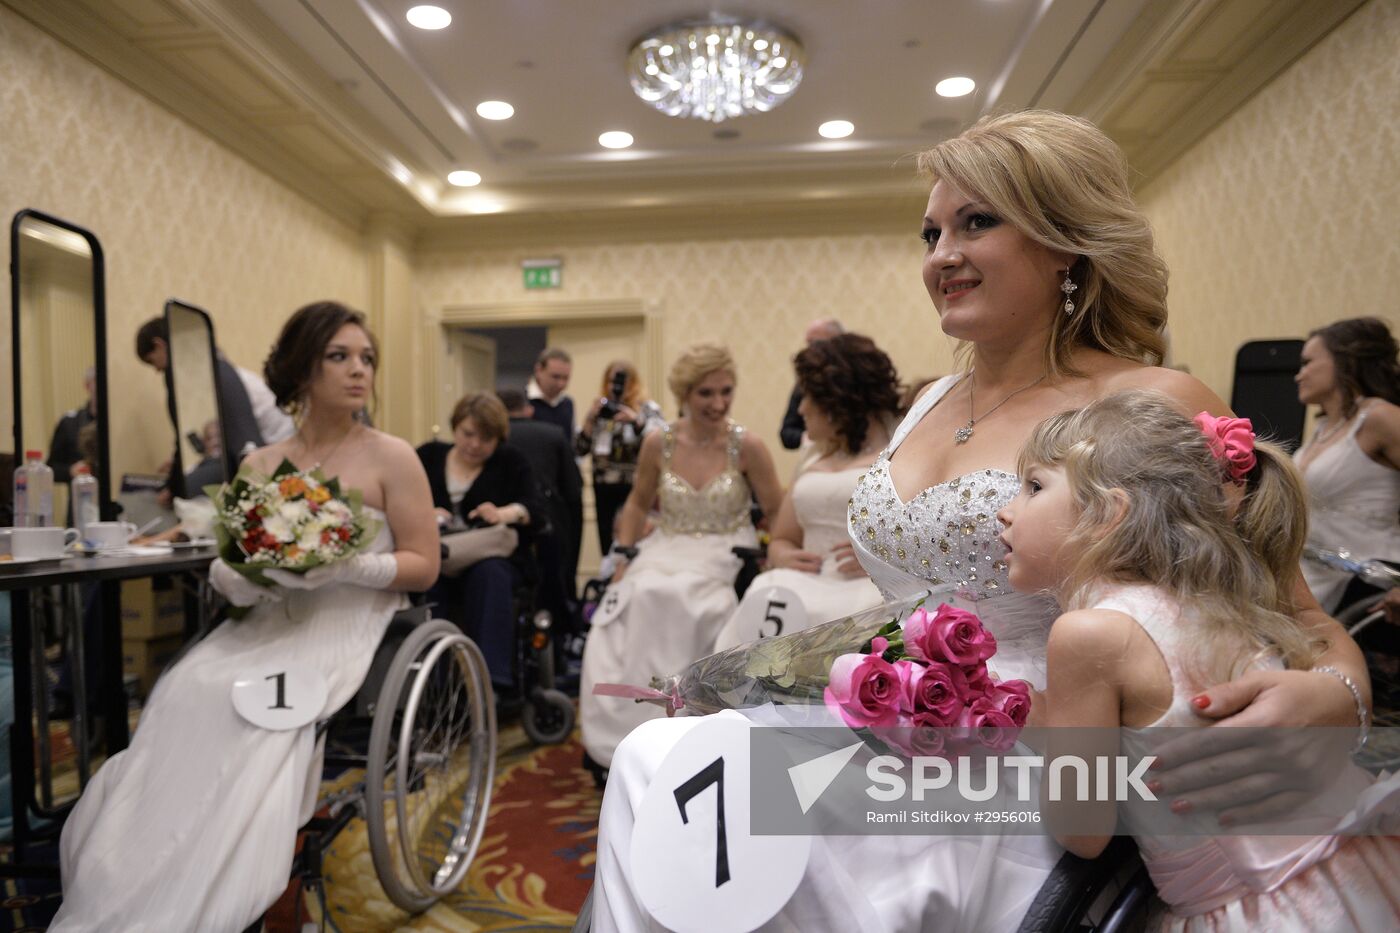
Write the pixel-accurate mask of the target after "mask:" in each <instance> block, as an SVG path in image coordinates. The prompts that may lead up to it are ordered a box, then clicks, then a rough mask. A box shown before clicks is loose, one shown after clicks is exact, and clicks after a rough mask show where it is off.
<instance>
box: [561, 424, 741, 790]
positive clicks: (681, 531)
mask: <svg viewBox="0 0 1400 933" xmlns="http://www.w3.org/2000/svg"><path fill="white" fill-rule="evenodd" d="M743 438H744V429H743V428H742V427H740V426H739V425H731V426H730V428H729V437H728V450H727V452H726V458H727V464H726V466H725V468H724V470H723V471H722V472H720V473H719V475H717V476H715V477H714V478H713V479H711V480H710V481H709V482H708V483H706V484H705V487H704V488H703V489H695V488H694V487H692V486H691V485H690V483H689V482H687V481H686V479H685V477H683V476H681V475H680V474H678V473H676V472H675V471H674V470H673V469H671V458H672V455H673V454H674V452H675V445H676V440H675V435H674V433H673V431H672V429H671V428H669V427H668V428H667V429H666V432H665V433H664V434H663V435H662V464H661V478H660V483H659V487H658V492H657V497H658V499H659V500H660V503H661V516H660V520H659V525H658V527H657V529H656V531H654V532H652V533H651V534H650V535H648V536H647V537H645V538H643V539H642V540H641V541H639V542H638V544H637V558H636V560H634V561H632V564H631V566H629V567H628V568H627V573H626V575H625V576H624V577H623V578H622V580H621V582H619V583H617V584H615V585H613V586H611V587H609V588H608V592H607V595H606V596H604V598H603V602H602V604H601V605H599V607H598V610H597V611H596V612H595V613H594V614H593V619H592V629H591V630H590V631H589V633H588V641H587V642H586V643H585V646H584V650H583V677H582V682H581V684H580V686H579V729H580V732H581V733H582V737H583V747H584V749H585V750H587V752H588V754H589V756H590V757H591V758H592V759H593V760H594V761H596V762H598V763H599V764H601V765H603V766H604V767H606V766H607V765H608V764H609V763H610V762H611V761H612V757H613V749H615V748H616V747H617V743H618V742H620V741H621V740H622V737H623V736H625V735H627V733H629V732H631V731H632V730H633V729H634V728H636V727H637V726H638V725H640V724H641V723H643V722H645V721H646V720H648V719H652V718H655V717H657V716H664V715H665V713H664V712H663V711H662V710H661V708H660V707H657V706H654V705H652V704H650V703H636V702H634V701H632V700H628V699H623V698H620V697H610V696H594V695H593V687H594V685H596V684H600V683H617V684H634V685H640V686H645V685H646V684H647V683H649V682H650V681H651V678H653V677H664V676H665V675H667V674H674V673H676V672H677V671H679V670H681V668H683V667H685V666H686V665H687V664H689V663H690V662H691V661H694V660H696V659H697V658H703V657H705V656H706V655H708V654H713V653H714V644H715V636H716V635H717V634H719V629H720V626H721V625H722V624H723V623H724V621H725V620H726V619H728V618H729V616H730V614H731V613H733V612H734V607H735V606H736V605H737V604H738V597H736V596H735V595H734V578H735V577H736V576H738V574H739V566H740V562H739V558H737V557H735V556H734V555H733V554H732V553H731V551H730V549H731V548H734V547H740V546H742V547H752V546H753V545H754V544H755V543H756V541H757V539H756V537H755V535H754V530H753V523H752V521H751V520H750V519H749V502H750V498H751V493H750V492H749V484H748V481H747V480H745V479H744V474H743V473H742V472H741V471H740V469H739V449H740V446H741V445H742V443H743Z"/></svg>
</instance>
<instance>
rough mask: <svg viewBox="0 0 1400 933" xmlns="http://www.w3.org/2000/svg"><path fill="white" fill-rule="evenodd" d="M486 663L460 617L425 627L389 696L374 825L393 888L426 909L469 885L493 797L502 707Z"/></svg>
mask: <svg viewBox="0 0 1400 933" xmlns="http://www.w3.org/2000/svg"><path fill="white" fill-rule="evenodd" d="M490 682H491V681H490V678H489V677H488V676H487V674H486V662H485V659H484V658H482V656H481V651H480V649H478V648H477V647H476V645H475V644H474V643H473V642H472V640H471V639H469V638H467V637H466V636H465V635H463V634H462V632H461V630H460V629H458V628H457V627H456V626H455V625H452V624H451V623H450V622H445V621H443V620H441V619H434V620H432V621H431V622H427V623H424V624H423V625H420V626H418V627H417V628H415V629H414V630H413V631H412V632H411V633H410V634H409V636H408V638H407V639H406V640H405V641H404V643H403V645H402V646H401V647H400V648H399V650H398V653H397V654H395V655H394V660H393V663H392V664H391V665H390V667H389V673H388V674H387V675H386V676H385V679H384V686H383V687H382V688H381V690H380V692H379V702H378V703H377V704H376V707H375V714H374V723H373V725H372V726H371V728H370V740H369V760H368V763H367V765H366V770H365V823H366V828H367V830H368V836H369V847H370V855H371V856H372V858H373V860H374V868H375V872H376V873H377V874H378V875H379V880H380V883H381V884H382V885H383V886H384V892H385V893H386V894H388V895H389V899H390V900H392V901H393V902H394V903H395V904H397V905H398V906H399V907H402V908H403V909H404V910H407V911H409V912H411V913H418V912H420V911H423V910H426V909H427V908H428V907H430V906H432V904H434V903H435V902H436V901H437V900H438V899H439V898H441V897H442V896H443V895H445V894H447V893H448V892H450V891H452V890H453V889H454V888H456V887H457V885H458V884H460V883H461V880H462V878H463V876H464V875H465V874H466V872H467V869H468V868H469V867H470V866H471V861H472V858H473V857H474V856H475V854H476V849H477V846H478V845H479V844H480V842H481V835H482V832H483V831H484V830H485V828H486V814H487V810H488V809H489V807H490V803H491V786H492V782H493V780H494V778H495V772H496V711H495V702H494V698H493V697H492V695H491V690H490V687H489V684H490Z"/></svg>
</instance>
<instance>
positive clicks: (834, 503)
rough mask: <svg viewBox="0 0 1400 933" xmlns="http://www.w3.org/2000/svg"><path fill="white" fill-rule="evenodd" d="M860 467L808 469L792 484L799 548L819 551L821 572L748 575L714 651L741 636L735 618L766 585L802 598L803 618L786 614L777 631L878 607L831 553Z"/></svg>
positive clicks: (868, 586)
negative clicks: (829, 470)
mask: <svg viewBox="0 0 1400 933" xmlns="http://www.w3.org/2000/svg"><path fill="white" fill-rule="evenodd" d="M865 469H866V468H865V467H855V468H854V469H850V470H841V471H839V472H835V473H816V472H811V471H808V472H806V473H803V474H802V475H801V476H799V477H798V478H797V482H795V483H793V484H792V504H793V508H794V510H795V511H796V512H797V523H798V524H799V525H801V526H802V550H804V551H811V552H812V553H813V554H820V555H822V569H821V572H820V573H804V572H803V571H801V570H788V569H786V568H782V567H779V568H777V569H774V570H766V571H764V572H763V573H761V574H759V575H758V576H757V577H754V579H753V582H752V583H750V584H749V588H748V591H747V592H746V593H745V594H744V599H743V601H742V602H741V604H740V606H739V608H738V609H737V610H735V612H734V614H733V615H731V616H730V617H729V621H727V622H725V624H724V628H723V629H721V630H720V634H719V637H718V638H716V639H715V649H714V650H715V651H723V650H725V649H726V648H732V647H734V646H735V645H738V644H741V643H742V642H744V641H746V640H747V639H746V638H744V637H743V632H742V630H741V627H740V624H739V620H740V618H741V617H743V616H746V615H748V614H749V612H750V610H751V609H752V608H753V607H751V606H749V605H748V603H749V602H750V601H751V600H754V601H756V600H761V599H764V598H766V597H764V595H763V594H764V591H765V590H767V588H769V587H774V586H781V587H785V588H786V589H789V590H791V591H793V592H794V593H797V594H798V596H799V597H800V598H801V600H802V609H803V617H802V618H801V619H800V620H799V619H793V618H789V620H788V622H789V624H788V627H786V628H784V629H783V631H782V632H781V633H780V634H783V635H790V634H792V633H793V632H800V631H802V629H804V628H811V627H812V626H814V625H820V624H821V623H823V622H830V621H831V620H832V619H839V618H841V617H842V616H848V615H850V614H852V613H854V612H859V611H860V610H862V609H869V608H870V607H871V606H878V605H879V604H880V603H882V602H883V601H884V599H883V597H881V596H880V591H879V589H877V588H876V586H875V584H874V583H872V582H871V580H870V578H869V577H865V576H861V577H848V576H846V575H845V574H843V573H842V572H841V571H840V570H838V569H837V567H836V558H835V557H834V556H833V555H832V553H831V549H832V548H834V547H836V546H837V545H838V544H843V543H845V542H846V541H847V540H849V539H848V537H847V535H846V507H847V505H848V504H849V502H850V499H851V493H852V492H854V491H855V485H856V480H857V479H858V478H859V477H861V476H863V475H864V474H865ZM760 616H761V612H760ZM750 617H752V616H750Z"/></svg>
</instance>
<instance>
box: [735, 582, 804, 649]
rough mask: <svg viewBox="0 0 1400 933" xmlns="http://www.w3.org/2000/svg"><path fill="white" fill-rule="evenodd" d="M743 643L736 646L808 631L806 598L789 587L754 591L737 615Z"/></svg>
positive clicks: (745, 598)
mask: <svg viewBox="0 0 1400 933" xmlns="http://www.w3.org/2000/svg"><path fill="white" fill-rule="evenodd" d="M736 615H737V619H736V621H737V623H738V630H739V639H738V641H737V642H735V644H742V643H744V642H750V641H757V640H758V639H760V638H777V637H778V636H779V635H786V634H789V633H791V632H800V631H801V630H802V629H804V628H806V627H807V607H806V606H804V605H802V597H801V596H798V595H797V594H796V593H794V592H793V591H792V590H790V589H788V588H787V587H785V586H761V587H752V588H750V589H749V591H748V592H747V593H745V594H744V601H743V602H742V603H740V604H739V611H738V613H736Z"/></svg>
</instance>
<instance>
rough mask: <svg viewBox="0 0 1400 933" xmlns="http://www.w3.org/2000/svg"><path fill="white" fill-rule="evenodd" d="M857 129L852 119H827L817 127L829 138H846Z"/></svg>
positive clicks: (818, 130)
mask: <svg viewBox="0 0 1400 933" xmlns="http://www.w3.org/2000/svg"><path fill="white" fill-rule="evenodd" d="M855 131H856V126H855V124H854V123H852V122H851V121H850V120H827V121H826V122H825V123H823V124H822V125H821V126H819V127H817V132H818V133H820V134H822V135H823V136H825V137H826V138H827V139H845V138H846V137H847V136H850V135H851V134H852V133H854V132H855Z"/></svg>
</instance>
